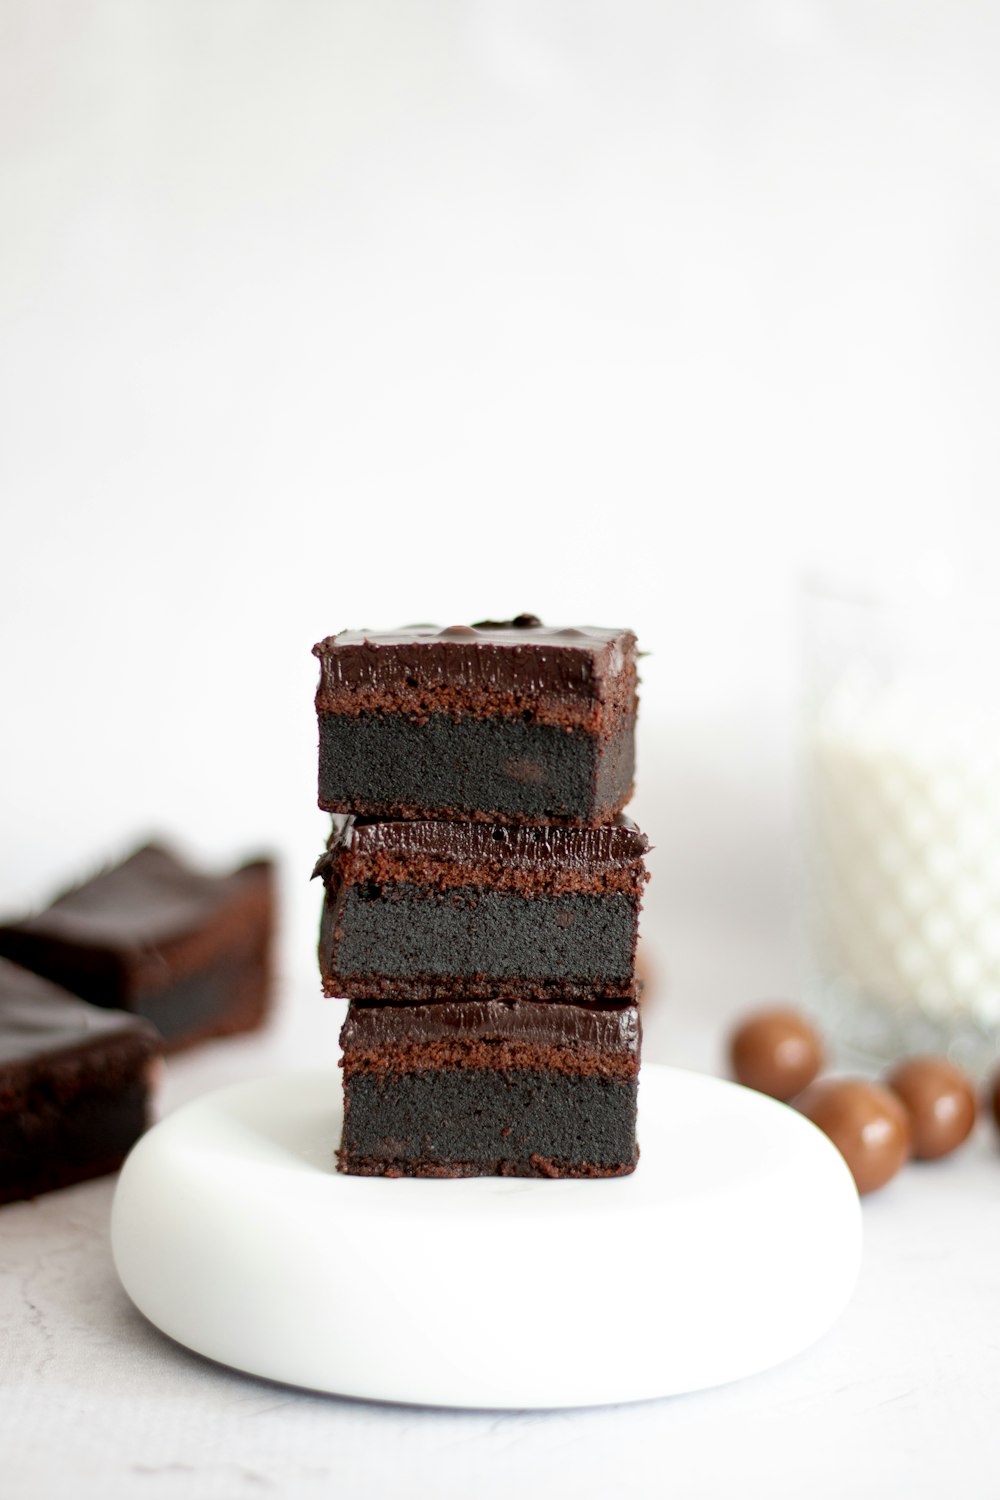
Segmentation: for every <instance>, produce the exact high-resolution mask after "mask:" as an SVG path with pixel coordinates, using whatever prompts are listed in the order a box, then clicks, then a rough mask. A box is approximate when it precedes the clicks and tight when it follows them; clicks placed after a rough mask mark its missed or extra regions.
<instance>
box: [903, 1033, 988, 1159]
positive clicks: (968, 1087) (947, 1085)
mask: <svg viewBox="0 0 1000 1500" xmlns="http://www.w3.org/2000/svg"><path fill="white" fill-rule="evenodd" d="M886 1083H887V1084H888V1085H889V1087H890V1088H891V1089H892V1091H893V1093H894V1094H898V1095H899V1097H900V1099H902V1101H903V1105H904V1107H905V1109H906V1113H907V1114H908V1115H909V1117H910V1137H911V1149H912V1152H913V1155H914V1156H917V1157H920V1158H921V1159H922V1160H923V1161H934V1160H936V1158H937V1157H939V1156H947V1155H948V1153H949V1151H954V1150H955V1147H956V1146H960V1145H961V1144H962V1142H963V1141H964V1140H965V1138H966V1136H967V1135H968V1134H969V1132H970V1131H971V1129H972V1127H973V1125H974V1124H975V1123H976V1093H975V1090H974V1088H973V1087H972V1084H971V1082H970V1081H969V1079H968V1078H967V1077H966V1076H965V1074H964V1073H963V1072H962V1070H961V1068H956V1067H955V1064H954V1063H951V1062H949V1061H948V1059H947V1058H946V1057H908V1058H906V1060H905V1061H904V1062H901V1063H899V1065H898V1066H897V1067H895V1068H893V1070H892V1072H891V1073H890V1074H889V1076H888V1078H887V1079H886Z"/></svg>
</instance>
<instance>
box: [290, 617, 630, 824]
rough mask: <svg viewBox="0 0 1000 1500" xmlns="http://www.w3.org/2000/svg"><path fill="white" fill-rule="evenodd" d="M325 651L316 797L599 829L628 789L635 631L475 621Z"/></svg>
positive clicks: (410, 814) (330, 802) (397, 812)
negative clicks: (550, 627)
mask: <svg viewBox="0 0 1000 1500" xmlns="http://www.w3.org/2000/svg"><path fill="white" fill-rule="evenodd" d="M313 651H314V653H315V655H316V656H318V658H319V661H320V681H319V688H318V690H317V693H316V711H317V715H318V718H319V805H320V807H322V808H325V809H327V810H328V811H330V812H349V813H361V814H367V815H370V816H374V817H382V818H445V819H466V818H469V819H475V820H477V821H482V822H490V823H564V824H570V825H574V826H578V827H596V826H597V825H599V824H601V823H606V822H608V821H609V820H610V819H611V818H613V817H614V816H615V814H616V813H618V812H620V811H621V809H622V808H623V807H624V806H625V803H626V802H627V801H628V799H629V797H630V795H631V791H632V778H633V771H634V759H635V755H634V737H635V714H636V681H637V678H636V649H635V636H634V635H633V634H632V632H631V631H629V630H603V629H594V628H591V627H586V628H583V629H566V630H547V629H545V628H544V627H543V626H542V625H541V623H540V622H539V621H538V620H537V619H536V618H535V617H534V616H533V615H519V616H518V617H517V619H515V620H509V621H504V622H498V621H493V620H483V621H480V622H479V624H478V625H474V626H466V625H458V626H451V627H449V628H448V629H445V630H439V629H438V628H437V627H436V626H432V625H414V626H410V627H409V628H407V629H404V630H399V631H395V632H391V633H378V634H374V633H371V632H366V631H344V632H342V633H341V634H339V635H332V636H329V637H328V638H327V639H326V640H323V641H320V642H319V644H318V645H316V646H314V647H313Z"/></svg>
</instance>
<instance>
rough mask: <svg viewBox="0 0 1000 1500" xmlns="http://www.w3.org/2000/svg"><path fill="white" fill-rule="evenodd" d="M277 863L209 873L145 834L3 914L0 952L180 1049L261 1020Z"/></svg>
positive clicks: (268, 976) (269, 961)
mask: <svg viewBox="0 0 1000 1500" xmlns="http://www.w3.org/2000/svg"><path fill="white" fill-rule="evenodd" d="M274 916H275V892H274V869H273V866H272V865H271V863H270V862H269V861H268V860H256V861H254V862H253V863H251V864H247V865H244V866H243V867H242V868H241V869H238V870H235V871H234V872H233V873H231V874H228V875H220V876H216V875H206V874H203V873H201V872H200V871H197V870H194V869H192V868H191V867H190V866H189V865H187V864H185V863H183V861H181V860H180V859H178V857H177V856H176V855H175V854H173V853H171V852H170V850H168V849H164V848H161V847H159V846H158V845H154V844H148V845H146V846H145V847H144V848H142V849H139V850H137V852H136V853H135V854H133V855H132V856H131V857H130V858H129V859H126V860H125V861H123V863H122V864H120V865H116V866H114V867H113V868H111V869H108V870H104V871H102V872H101V873H100V874H99V875H96V876H95V877H94V878H93V879H92V880H88V881H86V882H85V883H84V884H82V885H78V886H75V887H74V888H73V889H72V890H70V891H67V892H66V893H65V894H64V895H62V896H60V897H59V898H58V900H56V901H54V902H53V903H52V905H51V906H50V907H49V908H48V909H47V910H46V911H42V912H39V913H37V914H36V915H34V916H30V917H25V918H24V919H23V920H21V921H15V922H8V923H6V924H3V925H0V955H3V956H5V957H7V958H9V959H12V960H13V961H14V962H15V963H19V964H22V965H23V966H24V967H25V968H28V969H32V970H34V972H35V973H36V974H41V975H44V976H45V977H46V978H47V979H51V980H52V981H53V982H54V983H56V984H59V985H62V986H63V987H64V988H65V989H67V990H70V991H72V993H73V994H75V995H79V996H80V997H81V998H82V999H84V1000H88V1001H90V1002H91V1003H92V1004H94V1005H106V1006H111V1007H113V1008H115V1009H117V1010H126V1011H131V1012H133V1013H134V1014H136V1015H140V1016H144V1017H145V1018H146V1019H147V1020H150V1021H152V1022H153V1023H154V1025H155V1026H156V1028H157V1030H158V1031H159V1032H160V1034H161V1036H162V1037H163V1038H164V1040H165V1042H166V1043H167V1048H168V1050H176V1049H178V1048H180V1047H185V1046H188V1045H190V1044H191V1043H192V1042H196V1041H200V1040H202V1039H204V1038H207V1037H215V1036H226V1035H228V1034H230V1033H231V1032H237V1031H249V1030H252V1029H253V1028H254V1027H256V1026H259V1025H260V1024H261V1022H262V1021H263V1020H264V1017H265V1015H266V1013H267V1009H268V1005H269V1002H270V998H271V989H272V954H271V950H272V937H273V929H274Z"/></svg>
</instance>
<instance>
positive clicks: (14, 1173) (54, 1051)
mask: <svg viewBox="0 0 1000 1500" xmlns="http://www.w3.org/2000/svg"><path fill="white" fill-rule="evenodd" d="M160 1047H161V1043H160V1039H159V1037H158V1036H157V1034H156V1031H155V1029H154V1028H153V1027H152V1026H151V1025H150V1024H149V1023H148V1022H146V1021H140V1020H138V1019H137V1018H136V1017H135V1016H127V1015H123V1014H121V1013H120V1012H119V1011H113V1010H101V1009H98V1008H97V1007H96V1006H93V1005H87V1004H86V1003H85V1002H84V1001H83V1000H77V999H76V998H75V997H74V996H72V995H68V994H66V992H65V991H64V990H60V989H58V988H57V986H56V985H54V984H50V983H49V982H48V980H46V979H40V978H39V977H38V975H37V974H31V973H29V972H28V971H27V970H26V969H21V968H18V966H17V965H16V964H12V963H8V962H7V961H6V960H5V959H2V958H0V1203H13V1202H15V1201H16V1200H17V1199H21V1198H34V1197H35V1196H36V1195H37V1194H38V1193H46V1192H48V1191H50V1189H52V1188H58V1187H68V1186H69V1184H70V1183H73V1182H82V1181H83V1180H84V1179H85V1178H88V1177H103V1176H104V1175H105V1173H107V1172H113V1171H115V1170H116V1168H117V1167H119V1166H120V1165H121V1163H122V1161H123V1160H124V1158H125V1155H126V1153H127V1152H128V1150H129V1149H130V1147H131V1146H132V1144H133V1142H134V1141H135V1140H136V1139H137V1137H138V1136H140V1135H141V1134H142V1132H143V1130H145V1128H146V1125H147V1123H148V1112H149V1094H150V1083H151V1078H152V1074H153V1071H154V1068H155V1059H156V1057H157V1056H158V1054H159V1052H160Z"/></svg>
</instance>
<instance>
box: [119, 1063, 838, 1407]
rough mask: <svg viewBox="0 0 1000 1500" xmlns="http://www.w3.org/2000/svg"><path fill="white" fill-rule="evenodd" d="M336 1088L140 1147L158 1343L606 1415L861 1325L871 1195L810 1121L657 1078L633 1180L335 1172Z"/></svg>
mask: <svg viewBox="0 0 1000 1500" xmlns="http://www.w3.org/2000/svg"><path fill="white" fill-rule="evenodd" d="M340 1090H341V1079H340V1075H339V1073H338V1072H337V1071H336V1070H324V1071H322V1072H319V1071H317V1072H309V1073H294V1074H285V1075H282V1076H279V1077H277V1078H269V1079H266V1080H263V1081H261V1082H257V1083H246V1084H239V1085H237V1086H236V1087H235V1088H228V1089H223V1090H221V1091H220V1092H218V1093H215V1094H211V1095H208V1096H207V1097H205V1098H203V1099H199V1100H197V1101H196V1102H195V1103H193V1104H189V1105H187V1107H186V1108H184V1109H181V1110H178V1112H177V1113H176V1114H174V1115H171V1116H170V1117H169V1118H168V1119H166V1120H164V1121H163V1122H162V1123H161V1124H159V1125H157V1126H156V1127H155V1128H154V1129H153V1130H152V1131H150V1132H149V1134H148V1135H146V1136H145V1137H144V1138H143V1139H142V1140H141V1141H140V1142H139V1144H138V1145H137V1146H136V1148H135V1150H134V1151H133V1152H132V1154H131V1156H130V1157H129V1159H128V1161H127V1162H126V1164H125V1167H124V1169H123V1171H122V1175H121V1179H120V1182H119V1184H118V1190H117V1193H116V1196H115V1202H114V1211H113V1218H112V1246H113V1250H114V1257H115V1264H116V1266H117V1268H118V1274H119V1275H120V1277H121V1279H122V1282H123V1284H124V1286H125V1290H126V1291H127V1292H128V1294H129V1296H130V1297H131V1298H132V1300H133V1302H134V1303H135V1304H136V1306H137V1307H138V1308H139V1309H140V1310H141V1311H142V1312H143V1313H145V1315H146V1317H147V1318H149V1319H150V1321H151V1322H153V1323H155V1324H156V1326H157V1327H158V1328H161V1329H162V1330H163V1332H164V1333H167V1334H169V1335H170V1336H171V1338H174V1339H177V1340H178V1342H180V1343H182V1344H185V1345H187V1347H188V1348H190V1349H194V1350H197V1351H198V1353H200V1354H206V1355H208V1356H209V1357H210V1358H212V1359H215V1360H219V1361H221V1362H222V1363H223V1364H227V1365H232V1366H235V1367H236V1368H237V1369H239V1370H246V1371H250V1372H251V1373H252V1374H255V1375H263V1376H266V1377H268V1378H269V1379H271V1380H280V1381H285V1382H288V1383H290V1384H293V1385H298V1386H306V1387H309V1388H312V1389H315V1390H320V1391H331V1392H336V1393H339V1394H341V1395H346V1396H362V1397H370V1398H373V1399H377V1400H381V1401H404V1402H416V1403H421V1404H428V1405H436V1406H464V1407H555V1406H589V1405H598V1404H603V1403H606V1402H615V1401H635V1400H642V1399H645V1398H648V1397H652V1396H667V1395H673V1394H675V1393H678V1392H681V1391H692V1390H698V1389H700V1388H702V1387H704V1386H711V1385H719V1384H721V1383H723V1382H724V1381H730V1380H737V1379H739V1378H740V1377H742V1376H745V1375H750V1374H753V1373H755V1372H756V1371H758V1370H763V1369H766V1368H767V1367H768V1366H770V1365H774V1364H777V1363H779V1362H780V1361H781V1360H784V1359H788V1358H790V1356H792V1355H793V1354H797V1353H798V1352H799V1351H800V1350H802V1349H804V1348H806V1347H807V1346H808V1345H809V1344H811V1343H813V1341H814V1340H815V1339H818V1338H819V1337H820V1335H821V1334H823V1333H825V1332H826V1330H827V1329H828V1328H829V1327H830V1325H831V1324H832V1323H833V1322H834V1320H835V1319H836V1318H837V1317H838V1315H839V1314H840V1312H841V1311H842V1310H843V1308H844V1306H845V1305H846V1303H847V1301H848V1298H849V1297H850V1295H851V1292H852V1290H853V1287H854V1283H855V1280H856V1277H857V1273H858V1267H859V1262H860V1254H861V1217H860V1211H859V1204H858V1198H857V1194H856V1193H855V1191H854V1184H853V1182H852V1180H851V1177H850V1174H849V1173H848V1171H847V1168H846V1166H845V1165H844V1163H843V1161H842V1159H841V1157H840V1155H839V1154H838V1152H837V1151H836V1150H835V1149H834V1147H833V1146H832V1145H831V1144H830V1142H829V1141H828V1140H827V1139H826V1137H825V1136H823V1135H821V1134H820V1132H819V1131H818V1130H816V1129H815V1127H814V1126H813V1125H811V1124H810V1123H809V1121H807V1120H805V1119H803V1118H802V1117H801V1116H800V1115H798V1114H796V1113H794V1111H792V1110H790V1109H788V1108H786V1107H785V1106H784V1105H781V1104H776V1103H774V1101H773V1100H771V1099H767V1098H765V1097H764V1096H763V1095H761V1094H755V1093H751V1092H750V1091H749V1090H747V1089H742V1088H738V1087H737V1086H736V1085H735V1084H730V1083H723V1082H721V1081H720V1080H718V1079H715V1078H708V1077H704V1076H702V1075H700V1074H696V1073H685V1072H681V1071H679V1070H677V1069H674V1068H663V1067H655V1066H651V1065H647V1066H645V1067H644V1068H643V1071H642V1079H641V1083H640V1088H639V1097H640V1117H639V1144H640V1148H641V1152H642V1157H641V1160H640V1162H639V1166H638V1168H637V1170H636V1171H635V1173H634V1174H633V1175H632V1176H631V1177H622V1178H614V1179H604V1180H597V1181H563V1182H560V1181H547V1180H541V1181H540V1180H536V1179H524V1178H497V1177H481V1178H471V1179H464V1180H461V1181H419V1180H413V1179H405V1178H404V1179H393V1180H390V1179H386V1178H365V1177H346V1176H342V1175H340V1174H338V1173H337V1172H335V1171H334V1167H333V1152H334V1148H335V1146H336V1145H337V1142H338V1141H339V1138H340V1123H341V1106H340Z"/></svg>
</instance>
